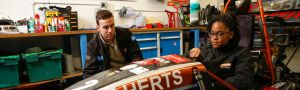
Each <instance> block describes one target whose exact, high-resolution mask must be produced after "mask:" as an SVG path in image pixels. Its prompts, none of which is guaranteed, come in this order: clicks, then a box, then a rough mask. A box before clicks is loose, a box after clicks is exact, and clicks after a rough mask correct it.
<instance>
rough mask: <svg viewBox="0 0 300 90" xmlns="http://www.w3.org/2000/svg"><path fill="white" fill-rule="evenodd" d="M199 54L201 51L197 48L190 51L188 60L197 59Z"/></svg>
mask: <svg viewBox="0 0 300 90" xmlns="http://www.w3.org/2000/svg"><path fill="white" fill-rule="evenodd" d="M200 54H201V51H200V49H199V48H193V49H192V50H190V58H193V59H195V58H198V57H199V55H200Z"/></svg>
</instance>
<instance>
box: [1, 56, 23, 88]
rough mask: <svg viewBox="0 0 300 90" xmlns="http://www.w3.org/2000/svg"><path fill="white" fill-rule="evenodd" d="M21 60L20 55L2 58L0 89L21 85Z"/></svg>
mask: <svg viewBox="0 0 300 90" xmlns="http://www.w3.org/2000/svg"><path fill="white" fill-rule="evenodd" d="M19 60H20V56H19V55H12V56H4V57H0V88H5V87H11V86H17V85H19V84H20V80H19V63H18V62H19Z"/></svg>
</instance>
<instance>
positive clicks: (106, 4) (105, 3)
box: [100, 2, 108, 8]
mask: <svg viewBox="0 0 300 90" xmlns="http://www.w3.org/2000/svg"><path fill="white" fill-rule="evenodd" d="M100 5H101V8H107V7H108V3H107V2H101V4H100Z"/></svg>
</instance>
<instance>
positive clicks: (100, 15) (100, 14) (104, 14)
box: [96, 10, 113, 25]
mask: <svg viewBox="0 0 300 90" xmlns="http://www.w3.org/2000/svg"><path fill="white" fill-rule="evenodd" d="M111 17H113V14H112V13H111V12H110V11H108V10H98V11H97V13H96V23H97V25H99V20H103V19H108V18H111Z"/></svg>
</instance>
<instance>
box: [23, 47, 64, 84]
mask: <svg viewBox="0 0 300 90" xmlns="http://www.w3.org/2000/svg"><path fill="white" fill-rule="evenodd" d="M62 53H63V50H62V49H60V50H55V51H44V52H39V53H30V54H23V59H24V60H25V66H26V70H27V74H28V78H29V82H38V81H43V80H50V79H55V78H61V77H62V65H61V62H62Z"/></svg>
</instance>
